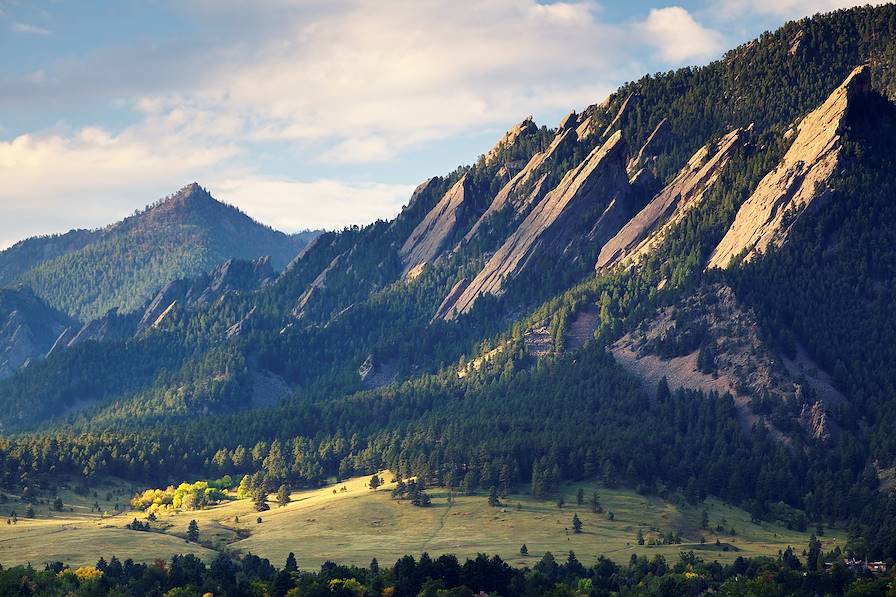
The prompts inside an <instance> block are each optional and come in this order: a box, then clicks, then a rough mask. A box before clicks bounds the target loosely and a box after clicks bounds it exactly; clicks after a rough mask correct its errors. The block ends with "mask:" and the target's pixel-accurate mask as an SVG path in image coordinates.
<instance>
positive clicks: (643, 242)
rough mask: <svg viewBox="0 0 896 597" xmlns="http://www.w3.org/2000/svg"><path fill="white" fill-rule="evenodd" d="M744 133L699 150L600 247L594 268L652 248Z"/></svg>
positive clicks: (690, 204) (699, 196) (722, 165)
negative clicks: (642, 207) (643, 206)
mask: <svg viewBox="0 0 896 597" xmlns="http://www.w3.org/2000/svg"><path fill="white" fill-rule="evenodd" d="M747 133H748V130H747V129H735V130H733V131H731V132H730V133H728V134H727V135H725V136H724V137H722V139H721V140H720V141H719V142H718V143H716V144H710V145H706V146H704V147H702V148H701V149H700V150H698V151H697V152H696V153H695V154H694V155H693V156H692V157H691V159H690V160H688V163H687V164H685V166H684V168H682V169H681V171H680V172H679V173H678V175H677V176H676V177H675V179H674V180H673V181H672V182H671V183H669V184H668V185H667V186H666V187H665V188H664V189H663V190H662V191H660V192H659V193H658V194H657V195H656V197H654V198H653V199H652V200H651V201H650V203H648V204H647V206H646V207H645V208H644V209H642V210H641V211H640V212H639V213H638V214H637V215H636V216H635V217H633V218H632V219H631V220H629V221H628V222H627V223H626V224H625V225H624V226H622V228H621V229H620V230H619V233H618V234H616V236H614V237H613V238H612V239H611V240H610V241H608V242H607V243H606V244H605V245H604V246H603V248H602V249H601V251H600V255H598V258H597V265H596V268H597V269H598V270H601V269H607V268H610V267H613V266H614V265H616V264H618V263H634V262H635V261H637V260H638V259H639V258H640V257H641V256H643V255H644V254H646V253H647V252H649V251H650V250H651V249H653V248H655V247H656V246H657V245H658V244H659V243H660V241H662V239H663V238H664V237H665V234H666V232H667V231H668V230H669V229H670V228H671V227H672V226H674V225H675V224H676V223H677V222H679V221H680V220H681V218H682V217H684V214H685V213H687V212H688V211H689V210H690V209H691V208H693V207H694V206H695V205H697V204H699V203H700V201H701V200H702V199H703V197H704V195H705V194H706V192H707V191H708V190H709V189H710V188H711V187H712V185H713V184H714V183H715V182H716V181H717V180H718V178H719V176H720V175H721V174H722V172H723V171H724V169H725V167H726V166H727V165H728V162H729V161H730V160H731V156H732V155H733V154H734V152H735V151H736V150H737V148H738V147H740V146H741V145H742V143H743V142H744V139H745V138H746V137H747ZM633 182H634V181H633Z"/></svg>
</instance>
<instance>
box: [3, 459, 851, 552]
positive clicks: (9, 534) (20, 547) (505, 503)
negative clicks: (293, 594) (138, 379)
mask: <svg viewBox="0 0 896 597" xmlns="http://www.w3.org/2000/svg"><path fill="white" fill-rule="evenodd" d="M384 477H385V478H386V479H387V480H388V479H389V478H390V476H389V474H388V473H386V474H385V475H384ZM343 486H345V488H346V491H339V488H341V487H343ZM120 487H121V486H120V485H119V488H120ZM392 487H393V485H392V484H388V483H387V484H386V485H384V486H382V487H380V488H379V489H378V490H377V491H371V490H370V489H369V488H368V487H367V478H366V477H365V478H354V479H350V480H347V481H345V482H344V483H341V484H339V485H329V486H327V487H324V488H322V489H316V490H306V491H297V492H293V493H292V496H291V499H292V502H291V503H290V504H288V505H286V506H285V507H282V508H281V507H278V506H277V504H276V503H275V502H273V498H274V496H273V495H272V496H270V498H271V500H272V501H271V502H270V506H271V510H269V511H267V512H261V513H258V512H255V510H254V508H253V506H252V503H251V501H250V500H247V499H244V500H233V501H228V502H225V503H222V504H220V505H217V506H213V507H210V508H208V509H206V510H200V511H185V512H175V513H170V514H162V515H160V516H159V517H158V521H157V522H155V523H153V527H154V531H153V532H141V531H132V530H129V529H126V528H124V527H125V525H126V524H127V523H129V522H130V521H131V520H133V519H134V517H135V516H136V517H137V518H138V519H141V520H143V519H145V516H144V514H143V513H142V512H131V511H126V512H122V513H117V514H116V513H112V514H110V515H109V516H106V517H101V515H99V514H96V513H93V512H90V505H91V504H93V501H94V499H95V498H93V497H87V498H85V497H82V496H77V495H75V494H72V493H71V492H63V493H62V497H63V500H64V501H65V500H68V501H66V506H67V508H68V507H69V506H71V507H72V508H73V512H62V513H57V512H53V513H52V514H51V515H50V517H47V509H48V506H47V505H40V506H38V508H37V516H38V517H37V518H36V519H33V520H30V519H24V518H23V516H22V512H24V505H23V504H12V503H10V504H6V505H5V506H13V507H15V508H16V509H17V512H18V514H19V520H18V523H17V524H15V525H11V524H0V563H2V564H3V565H4V566H9V565H13V564H19V563H27V562H31V563H32V564H33V565H35V566H37V565H41V566H42V565H43V562H45V561H53V560H61V561H64V562H66V563H69V564H72V565H86V564H94V563H96V561H97V560H98V559H99V557H101V556H102V557H105V558H106V559H107V560H108V559H109V558H110V557H111V556H112V555H116V556H117V557H118V558H119V559H121V560H124V559H125V558H132V559H134V560H135V561H144V562H146V561H153V560H156V559H160V558H161V559H168V558H170V557H171V555H173V554H176V553H194V554H196V555H197V556H199V557H201V558H202V559H204V560H206V561H210V559H211V558H213V557H214V556H215V555H216V553H217V552H218V551H230V552H236V553H249V552H251V553H254V554H257V555H259V556H262V557H266V558H269V559H270V560H271V562H272V563H274V564H275V565H277V566H282V565H283V562H284V561H285V560H286V556H287V554H288V553H289V552H290V551H292V552H294V553H295V554H296V557H297V558H298V560H299V565H300V567H305V568H306V569H307V568H316V567H318V566H319V565H320V564H321V563H323V562H324V561H326V560H333V561H337V562H340V563H350V564H358V565H364V566H366V565H368V564H369V563H370V560H371V559H372V558H374V557H375V558H377V559H378V560H379V561H380V562H381V563H383V564H391V563H393V562H394V561H395V560H397V559H398V558H399V557H401V556H403V555H405V554H411V555H414V556H415V557H418V556H419V555H420V554H421V553H422V552H424V551H426V552H428V553H429V554H430V555H432V556H434V557H435V556H438V555H441V554H443V553H452V554H455V555H456V556H457V557H458V558H460V559H461V560H463V559H464V558H466V557H471V556H475V555H476V554H477V553H487V554H498V555H500V556H501V557H502V558H504V559H505V560H507V561H508V562H510V563H512V564H514V565H529V566H532V565H534V564H535V563H536V562H537V561H538V559H539V558H541V556H542V555H543V554H544V553H545V552H546V551H551V552H552V553H554V554H555V555H556V556H557V557H558V558H561V557H563V558H565V554H566V553H567V552H569V550H573V551H574V552H575V553H576V555H577V557H578V558H579V560H580V561H582V562H585V563H591V562H593V561H594V559H595V558H596V557H597V556H598V555H605V556H607V557H609V558H611V559H613V560H615V561H617V562H623V563H624V562H625V561H627V560H628V559H629V558H630V557H631V555H632V554H639V555H646V556H648V557H652V556H653V555H656V554H660V555H663V556H664V557H666V558H667V559H668V560H670V561H674V560H676V559H677V558H678V554H679V553H680V552H681V551H688V550H693V551H694V552H695V553H697V555H699V556H700V557H702V558H704V559H706V560H709V561H711V560H718V561H720V562H731V561H733V560H734V559H735V558H736V557H738V556H744V557H749V556H756V555H776V554H777V553H778V551H779V550H783V549H785V548H786V547H787V546H788V545H790V546H793V547H794V549H795V550H796V552H797V553H798V554H799V553H801V552H802V550H803V549H804V548H805V546H806V544H807V543H808V541H809V536H810V533H809V532H805V533H801V532H797V531H792V530H788V529H786V528H784V527H783V526H780V525H775V524H768V523H763V524H761V525H757V524H753V523H751V522H750V516H749V514H747V513H746V512H744V511H743V510H740V509H737V508H733V507H730V506H728V505H726V504H724V503H722V502H720V501H718V500H715V499H708V500H706V502H705V503H703V504H699V505H696V506H693V507H688V506H680V505H676V504H674V503H671V502H667V501H664V500H662V499H660V498H658V497H653V496H642V495H639V494H637V493H635V492H634V491H631V490H629V489H610V488H607V487H604V486H601V485H598V484H593V483H582V484H567V485H564V486H563V488H562V492H563V496H564V499H565V502H566V504H565V505H564V507H563V508H562V509H561V508H558V506H557V503H556V500H550V501H547V500H536V499H533V498H532V497H531V496H528V495H510V496H508V497H507V498H506V499H503V500H502V506H500V507H497V508H496V507H492V506H489V505H488V501H487V496H486V495H484V494H478V495H473V496H463V495H457V494H455V495H453V503H452V504H450V505H449V503H448V499H447V498H448V491H447V490H444V489H441V488H432V489H431V490H428V493H429V494H430V495H431V496H432V506H430V507H429V508H418V507H415V506H413V505H411V504H410V503H408V502H403V501H396V500H393V499H392V498H391V496H390V491H391V488H392ZM579 487H582V488H583V489H584V490H585V496H586V497H585V502H586V503H585V504H584V505H582V506H578V505H576V504H575V498H576V492H577V490H578V488H579ZM334 488H335V489H337V491H336V493H333V490H334ZM593 490H596V491H597V492H598V494H599V496H600V501H601V504H602V506H603V508H604V513H603V514H595V513H592V512H591V509H590V506H589V505H588V499H589V497H590V495H591V491H593ZM98 493H100V494H101V493H102V491H98ZM122 501H124V502H126V501H127V499H126V498H125V499H124V500H122ZM111 505H112V504H111V503H110V504H106V503H104V502H101V506H102V507H103V508H106V507H107V506H111ZM704 509H705V510H706V511H707V513H708V515H709V521H710V525H709V526H710V528H714V527H715V526H716V525H717V524H718V523H719V522H720V521H722V520H723V519H724V520H725V523H724V526H725V528H726V531H725V532H719V533H718V534H716V533H715V532H713V531H712V530H704V529H702V528H700V518H701V514H702V511H703V510H704ZM608 512H613V513H614V519H613V520H608V519H607V513H608ZM5 513H6V512H4V514H5ZM574 513H575V514H577V515H578V516H579V518H580V519H581V520H582V523H583V532H582V533H581V534H575V533H573V530H572V517H573V514H574ZM258 517H261V523H259V522H257V518H258ZM192 519H195V520H196V521H197V523H198V524H199V529H200V545H196V544H192V543H186V542H185V540H184V534H185V533H186V529H187V525H188V524H189V521H190V520H192ZM732 528H733V529H734V530H735V531H736V534H734V535H732V534H731V533H730V529H732ZM639 529H641V530H642V531H643V533H644V535H645V537H646V539H647V540H648V541H649V540H650V539H651V538H653V537H656V536H658V533H659V532H665V533H668V532H669V531H673V530H674V531H676V532H677V533H680V534H681V535H682V540H683V543H682V544H675V545H658V546H648V545H638V544H637V540H636V536H637V533H638V530H639ZM701 536H703V538H704V539H705V543H704V544H701V543H700V537H701ZM717 539H718V540H719V544H718V545H717V544H716V540H717ZM821 540H822V543H823V545H824V547H823V549H824V550H826V551H829V550H831V549H833V548H834V546H835V545H838V544H839V545H841V546H842V545H843V543H844V542H845V534H844V533H843V532H842V531H839V530H827V532H826V533H825V535H824V536H823V537H821ZM523 543H525V544H526V545H527V547H528V551H529V555H528V556H521V555H520V553H519V550H520V546H521V545H522V544H523ZM726 546H727V550H726Z"/></svg>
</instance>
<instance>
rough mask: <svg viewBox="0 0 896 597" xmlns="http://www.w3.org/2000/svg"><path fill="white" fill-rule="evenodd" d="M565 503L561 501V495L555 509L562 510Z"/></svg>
mask: <svg viewBox="0 0 896 597" xmlns="http://www.w3.org/2000/svg"><path fill="white" fill-rule="evenodd" d="M565 503H566V502H564V501H563V495H562V494H561V495H560V497H558V498H557V507H558V508H562V507H563V504H565Z"/></svg>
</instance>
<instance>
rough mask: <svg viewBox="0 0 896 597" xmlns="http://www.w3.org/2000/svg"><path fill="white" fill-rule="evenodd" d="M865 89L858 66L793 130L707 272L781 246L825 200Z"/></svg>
mask: <svg viewBox="0 0 896 597" xmlns="http://www.w3.org/2000/svg"><path fill="white" fill-rule="evenodd" d="M869 88H870V67H869V66H868V65H862V66H859V67H857V68H856V69H855V70H853V71H852V72H851V73H850V74H849V76H848V77H847V78H846V80H845V81H844V82H843V83H842V84H841V85H840V86H839V87H837V89H835V90H834V92H833V93H832V94H831V95H830V96H829V97H828V98H827V99H826V100H825V101H824V103H822V104H821V105H820V106H819V107H818V108H816V109H815V110H813V111H812V112H810V113H809V114H808V115H807V116H806V117H805V118H804V119H803V121H802V122H800V124H799V127H798V133H797V135H796V138H795V139H794V140H793V143H792V144H791V146H790V149H788V150H787V153H786V154H785V155H784V158H783V159H782V160H781V162H780V163H779V164H778V165H777V166H776V167H775V169H774V170H772V171H771V172H769V173H768V174H767V175H766V176H765V178H763V179H762V180H761V181H760V183H759V185H758V186H757V187H756V190H755V191H754V192H753V194H752V195H751V196H750V198H749V199H747V200H746V201H745V202H744V204H743V205H742V206H741V207H740V209H739V210H738V212H737V216H736V217H735V219H734V223H733V224H732V225H731V228H729V229H728V232H727V233H726V234H725V236H724V237H723V238H722V240H721V242H720V243H719V245H718V246H717V247H716V249H715V251H714V252H713V254H712V256H711V258H710V260H709V267H719V268H726V267H729V266H730V265H732V264H736V263H740V262H743V261H750V260H752V259H753V258H755V257H756V256H757V255H760V254H762V253H764V252H765V251H766V250H767V249H768V248H769V247H774V246H780V245H781V244H783V243H784V241H785V240H786V238H787V232H788V229H789V227H790V226H791V225H792V224H793V221H794V220H795V218H792V217H788V218H787V222H786V223H785V214H788V213H792V214H794V215H798V213H800V212H802V211H803V210H804V209H805V208H806V207H807V206H808V205H809V204H810V203H812V202H813V201H816V200H818V198H819V197H821V196H823V195H824V194H825V188H826V185H827V181H828V179H829V178H830V177H831V175H832V174H833V173H834V171H835V170H836V168H837V164H838V162H839V157H840V151H841V149H842V144H841V140H840V136H841V133H842V127H843V122H844V119H845V117H846V113H847V110H848V108H849V106H850V103H851V101H852V100H853V99H854V98H855V97H856V96H857V95H860V94H863V93H866V92H867V91H868V90H869Z"/></svg>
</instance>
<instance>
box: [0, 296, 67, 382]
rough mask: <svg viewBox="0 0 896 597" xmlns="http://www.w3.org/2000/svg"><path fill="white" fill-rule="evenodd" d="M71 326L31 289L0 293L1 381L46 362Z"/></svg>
mask: <svg viewBox="0 0 896 597" xmlns="http://www.w3.org/2000/svg"><path fill="white" fill-rule="evenodd" d="M71 325H74V322H73V321H72V320H71V319H69V318H68V317H67V316H66V315H64V314H63V313H60V312H59V311H56V310H55V309H53V308H51V307H50V306H49V305H47V304H46V303H45V302H43V301H42V300H41V299H39V298H38V297H37V296H35V295H34V293H33V292H31V289H30V288H27V287H21V288H4V289H0V379H3V378H5V377H9V376H11V375H13V374H14V373H15V372H16V371H18V370H19V369H21V368H23V367H27V366H28V365H29V364H30V363H33V362H34V361H37V360H39V359H42V358H44V356H46V354H47V353H48V352H49V351H50V349H51V348H52V347H53V343H54V342H55V340H56V338H58V337H59V336H60V335H61V334H62V333H63V332H64V331H65V330H66V329H67V328H68V327H69V326H71Z"/></svg>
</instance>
